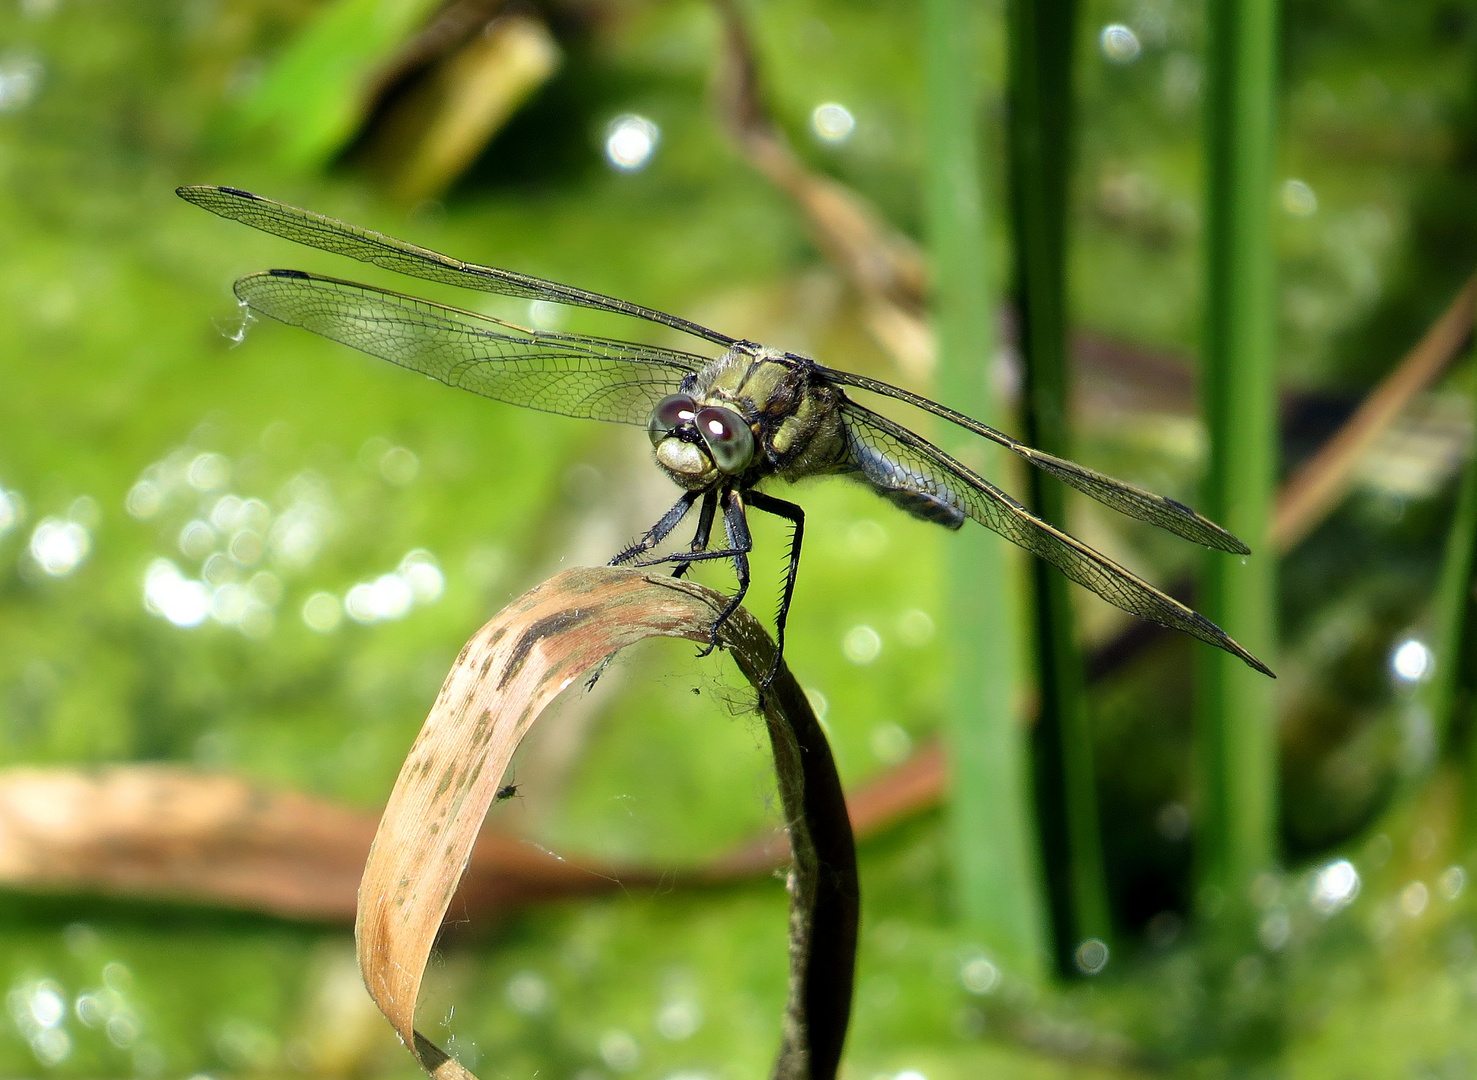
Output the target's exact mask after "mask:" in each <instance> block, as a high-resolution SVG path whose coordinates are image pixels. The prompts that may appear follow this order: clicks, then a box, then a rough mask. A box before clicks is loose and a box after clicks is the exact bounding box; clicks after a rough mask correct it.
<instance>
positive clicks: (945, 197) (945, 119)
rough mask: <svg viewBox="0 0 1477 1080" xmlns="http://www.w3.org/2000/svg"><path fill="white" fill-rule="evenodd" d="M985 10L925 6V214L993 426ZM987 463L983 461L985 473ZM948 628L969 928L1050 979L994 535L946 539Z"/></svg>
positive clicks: (954, 339)
mask: <svg viewBox="0 0 1477 1080" xmlns="http://www.w3.org/2000/svg"><path fill="white" fill-rule="evenodd" d="M975 17H976V8H975V5H973V4H971V3H968V2H967V0H927V2H926V3H925V5H924V43H925V76H926V97H927V100H926V106H927V112H928V128H927V136H928V161H927V164H926V167H925V201H926V204H927V205H926V210H927V225H928V246H929V257H930V262H931V270H932V298H931V299H932V306H933V315H934V326H935V330H936V333H937V337H938V358H939V379H938V383H939V396H940V397H941V398H942V399H943V400H944V401H947V402H948V403H949V404H950V405H952V406H954V407H955V408H958V409H962V410H964V411H965V412H967V413H969V414H970V415H972V416H976V417H979V418H980V419H982V420H984V421H985V422H986V423H995V422H996V418H997V416H998V413H999V411H1000V409H999V406H998V405H997V403H996V402H995V401H994V400H993V395H992V394H991V392H990V384H989V370H990V363H991V360H992V358H993V356H994V354H995V333H994V325H993V320H994V313H995V310H996V296H995V293H994V291H993V290H992V289H991V281H990V269H989V263H990V260H989V246H988V242H987V241H988V239H989V238H988V235H987V227H986V217H985V206H984V194H983V193H984V186H983V178H982V175H981V169H980V164H981V162H980V150H979V137H978V132H979V127H980V109H979V103H980V80H979V78H978V70H979V64H978V48H977V46H978V42H979V35H978V33H977V29H978V27H977V24H976V22H975ZM945 437H946V438H949V441H950V445H949V449H950V450H953V451H954V452H956V453H957V454H959V456H960V457H961V458H963V459H964V460H966V461H968V462H969V463H970V464H972V465H974V466H975V468H977V469H978V470H979V471H980V472H981V473H982V474H983V475H985V476H987V477H989V476H992V475H994V474H998V472H999V470H1000V461H999V458H998V457H995V458H984V456H983V455H982V454H981V453H980V451H981V449H982V448H981V447H980V445H979V440H978V439H974V440H969V441H966V442H961V441H960V440H958V439H955V438H951V437H949V436H948V435H947V434H946V436H945ZM982 459H983V460H982ZM946 547H947V552H948V554H947V557H946V562H945V581H946V582H947V587H946V589H945V592H944V615H945V627H946V640H947V641H948V642H949V645H950V650H951V662H952V685H951V695H950V702H949V705H950V708H949V715H950V717H951V725H950V728H949V732H948V734H949V743H950V764H951V769H952V777H951V791H952V795H951V802H950V815H951V826H952V829H951V831H952V835H953V848H954V870H955V875H956V883H957V893H956V895H957V901H958V905H959V910H960V915H961V916H962V921H963V922H964V923H965V925H966V926H968V927H969V929H970V930H971V932H973V933H975V934H977V935H978V936H979V940H980V944H982V945H983V946H985V947H986V948H988V949H989V950H991V952H992V953H994V954H995V956H996V957H997V958H998V959H999V960H1000V961H1002V962H1003V963H1004V964H1005V965H1007V966H1008V968H1009V969H1010V970H1011V972H1012V973H1013V974H1017V975H1020V976H1022V977H1025V978H1028V979H1039V978H1040V977H1041V975H1042V973H1043V971H1044V968H1045V959H1046V947H1045V942H1044V933H1045V929H1044V926H1043V923H1042V917H1041V903H1040V887H1039V883H1038V870H1037V865H1036V844H1035V832H1034V829H1033V826H1032V816H1031V799H1030V783H1029V776H1028V773H1029V770H1028V765H1027V763H1028V758H1027V740H1026V735H1025V729H1024V726H1023V724H1022V721H1021V715H1020V708H1019V700H1018V698H1019V695H1018V694H1017V692H1016V691H1017V687H1016V680H1015V674H1016V667H1017V658H1018V656H1019V648H1020V643H1019V641H1018V640H1017V638H1018V633H1017V628H1018V626H1019V625H1020V619H1019V612H1018V607H1019V605H1018V604H1017V603H1016V602H1015V598H1014V597H1013V596H1012V592H1011V590H1010V588H1009V587H1008V580H1007V578H1008V563H1007V551H1006V545H1005V542H1004V541H1003V540H1001V539H1000V538H999V537H997V536H995V535H993V534H992V533H988V532H986V531H985V530H983V529H965V530H963V531H962V532H961V533H959V534H958V535H956V536H951V537H949V539H948V541H947V544H946Z"/></svg>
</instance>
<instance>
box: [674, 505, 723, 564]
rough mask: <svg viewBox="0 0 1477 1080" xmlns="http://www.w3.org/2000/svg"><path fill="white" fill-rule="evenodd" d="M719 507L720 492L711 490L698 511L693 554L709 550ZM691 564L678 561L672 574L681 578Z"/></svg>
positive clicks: (693, 539)
mask: <svg viewBox="0 0 1477 1080" xmlns="http://www.w3.org/2000/svg"><path fill="white" fill-rule="evenodd" d="M717 509H718V492H717V491H716V490H713V491H709V492H708V493H707V494H705V495H704V496H703V505H702V509H701V510H699V511H698V519H697V532H696V533H695V534H694V535H693V538H692V549H691V550H692V552H693V554H697V553H698V552H700V551H707V550H708V541H709V539H710V538H711V537H712V535H713V514H714V513H715V512H716V511H717ZM691 566H692V563H690V562H680V563H678V564H677V569H675V570H673V571H672V576H673V577H675V578H680V577H681V576H682V575H683V574H685V573H687V571H688V568H689V567H691Z"/></svg>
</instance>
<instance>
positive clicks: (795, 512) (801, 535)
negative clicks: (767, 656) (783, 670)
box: [748, 491, 805, 690]
mask: <svg viewBox="0 0 1477 1080" xmlns="http://www.w3.org/2000/svg"><path fill="white" fill-rule="evenodd" d="M748 500H749V505H750V506H752V507H753V508H754V509H755V510H762V511H764V512H765V513H766V514H773V515H774V516H775V517H781V518H784V519H785V520H786V521H788V522H789V523H790V524H791V526H792V527H793V528H792V529H791V532H790V565H789V567H788V569H787V570H786V571H785V591H784V593H783V594H782V595H781V596H780V609H779V614H777V615H776V616H775V619H774V628H775V639H776V645H777V648H776V649H775V652H774V663H773V664H771V665H770V668H769V674H768V675H766V676H764V682H763V683H762V684H761V687H760V688H761V690H768V689H769V684H770V683H772V682H774V677H775V676H776V675H778V674H779V670H780V661H781V660H782V659H783V657H784V655H785V622H786V620H787V619H789V617H790V601H791V600H792V599H793V598H794V596H795V578H796V577H797V576H798V575H799V573H800V548H801V545H802V544H803V543H804V542H805V511H804V510H803V509H802V508H801V507H799V506H797V505H795V504H794V503H792V502H786V501H785V500H784V499H776V498H775V497H774V496H772V495H765V494H763V493H762V492H758V491H750V492H748Z"/></svg>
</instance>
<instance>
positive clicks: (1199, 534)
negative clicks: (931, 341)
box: [821, 368, 1251, 555]
mask: <svg viewBox="0 0 1477 1080" xmlns="http://www.w3.org/2000/svg"><path fill="white" fill-rule="evenodd" d="M821 373H822V374H823V375H824V376H825V377H826V378H827V379H829V380H831V381H832V382H836V383H841V384H842V385H845V386H855V387H857V388H859V389H861V390H868V391H871V392H872V393H876V394H883V395H885V396H887V397H891V398H896V399H897V400H899V401H906V402H907V403H908V404H909V405H916V406H917V407H918V408H920V409H923V410H925V411H927V412H931V413H933V414H934V415H935V416H941V417H943V418H944V419H945V420H948V421H949V422H951V423H954V424H958V425H959V426H960V427H962V428H964V429H965V430H966V431H971V432H973V433H974V434H976V435H982V436H984V437H985V438H986V439H989V440H990V441H991V442H996V443H999V444H1000V445H1001V446H1003V447H1005V448H1006V449H1008V450H1010V451H1012V452H1013V453H1015V454H1019V455H1020V456H1021V457H1022V458H1024V459H1025V460H1027V461H1029V462H1030V463H1031V464H1032V465H1034V466H1036V468H1038V469H1041V470H1043V471H1045V472H1048V473H1050V474H1051V475H1052V476H1055V477H1056V478H1057V479H1058V480H1060V481H1062V482H1063V483H1065V484H1070V485H1072V487H1074V488H1076V489H1077V490H1078V491H1080V492H1082V493H1083V494H1084V495H1089V496H1091V497H1092V498H1094V499H1096V500H1097V501H1098V502H1100V503H1103V504H1104V505H1105V506H1111V507H1112V508H1113V509H1114V510H1117V511H1118V512H1119V513H1120V514H1126V515H1127V516H1128V517H1131V518H1137V519H1138V520H1139V521H1147V522H1149V523H1150V524H1151V525H1158V526H1159V527H1160V528H1161V529H1167V530H1168V531H1170V532H1172V533H1174V534H1175V535H1177V536H1183V537H1184V538H1185V539H1186V540H1193V541H1195V542H1196V543H1197V544H1204V545H1205V546H1206V547H1212V548H1217V549H1219V550H1221V551H1233V552H1235V553H1236V554H1238V555H1249V554H1251V549H1250V548H1249V547H1247V546H1246V545H1245V544H1243V543H1242V542H1241V541H1240V540H1238V539H1236V537H1234V536H1232V535H1231V534H1230V533H1228V532H1227V531H1226V530H1225V529H1223V528H1221V527H1220V526H1219V525H1217V524H1216V523H1215V522H1213V521H1211V520H1210V519H1209V518H1205V517H1201V516H1200V515H1199V514H1197V513H1196V512H1195V511H1194V510H1191V509H1190V508H1189V507H1188V506H1186V505H1185V504H1184V503H1182V502H1176V501H1175V500H1174V499H1170V498H1166V497H1165V496H1163V495H1156V494H1154V493H1153V492H1152V491H1145V490H1144V489H1143V488H1140V487H1135V486H1134V485H1132V484H1125V483H1124V482H1123V481H1122V480H1114V479H1113V478H1112V477H1111V476H1105V475H1104V474H1102V473H1100V472H1096V471H1094V470H1093V469H1089V468H1087V467H1086V466H1084V465H1078V464H1077V463H1076V462H1075V461H1068V460H1067V459H1066V458H1059V457H1057V456H1055V455H1054V454H1047V453H1044V452H1042V451H1040V450H1035V449H1032V448H1031V447H1029V446H1027V445H1026V444H1025V443H1023V442H1020V441H1019V440H1017V439H1012V438H1011V437H1010V436H1009V435H1007V434H1005V432H1003V431H996V430H995V429H994V428H992V427H990V426H988V425H986V424H981V423H980V422H979V421H978V420H974V419H971V418H970V417H968V416H965V415H964V414H963V413H961V412H955V411H954V410H953V409H951V408H949V407H948V406H946V405H940V404H939V403H938V402H936V401H930V400H929V399H928V398H926V397H923V396H922V395H920V394H914V393H911V392H909V391H907V390H904V389H902V388H901V387H897V386H892V385H890V384H888V383H885V382H881V381H880V380H877V379H869V378H867V377H866V376H865V375H853V374H852V373H851V372H849V371H837V370H835V369H834V368H821Z"/></svg>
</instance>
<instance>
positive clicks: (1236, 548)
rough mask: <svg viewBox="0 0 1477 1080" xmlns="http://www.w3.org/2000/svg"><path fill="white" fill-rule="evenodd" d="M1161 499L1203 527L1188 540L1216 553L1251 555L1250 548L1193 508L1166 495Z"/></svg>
mask: <svg viewBox="0 0 1477 1080" xmlns="http://www.w3.org/2000/svg"><path fill="white" fill-rule="evenodd" d="M1163 499H1164V501H1165V502H1166V503H1167V504H1168V505H1170V506H1172V507H1174V508H1175V509H1176V510H1178V511H1179V512H1180V513H1181V514H1183V515H1184V516H1185V517H1187V518H1190V519H1192V520H1193V521H1195V522H1197V523H1199V524H1201V525H1204V526H1205V530H1204V531H1202V533H1201V534H1200V535H1199V536H1198V537H1190V539H1198V540H1200V541H1201V542H1202V543H1204V544H1205V546H1206V547H1212V548H1215V549H1216V550H1218V551H1229V552H1231V553H1232V554H1235V555H1250V554H1251V548H1249V547H1247V546H1246V545H1245V544H1244V543H1242V542H1241V541H1240V540H1238V539H1237V538H1236V537H1235V536H1233V535H1232V534H1231V533H1229V532H1227V531H1226V530H1225V529H1223V528H1221V527H1220V526H1219V525H1217V524H1216V523H1215V522H1213V521H1211V520H1210V519H1209V518H1207V517H1204V516H1203V515H1201V514H1200V513H1198V512H1197V511H1196V510H1195V509H1194V508H1193V507H1190V506H1186V505H1185V504H1184V503H1182V502H1180V501H1179V500H1178V499H1171V498H1170V497H1169V496H1168V495H1165V496H1163Z"/></svg>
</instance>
